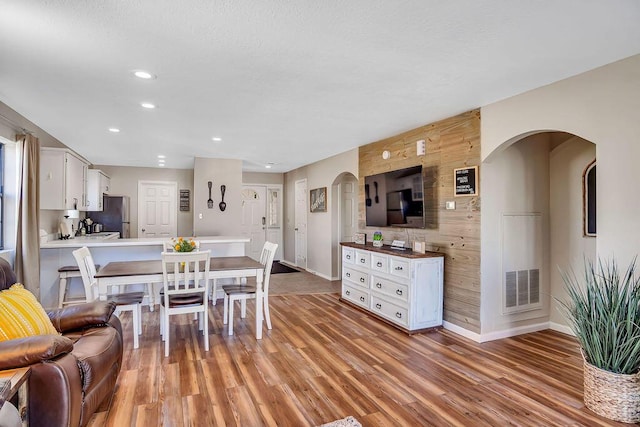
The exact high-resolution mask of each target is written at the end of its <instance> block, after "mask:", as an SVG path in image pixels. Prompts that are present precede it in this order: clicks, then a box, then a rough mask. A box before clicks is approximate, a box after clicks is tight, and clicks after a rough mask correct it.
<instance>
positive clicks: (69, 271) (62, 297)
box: [58, 265, 100, 308]
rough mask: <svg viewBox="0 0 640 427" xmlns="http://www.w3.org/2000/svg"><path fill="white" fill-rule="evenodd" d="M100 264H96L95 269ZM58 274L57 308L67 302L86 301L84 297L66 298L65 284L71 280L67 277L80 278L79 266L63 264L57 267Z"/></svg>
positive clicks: (77, 302)
mask: <svg viewBox="0 0 640 427" xmlns="http://www.w3.org/2000/svg"><path fill="white" fill-rule="evenodd" d="M99 268H100V266H99V265H96V269H99ZM58 274H59V276H60V284H59V285H58V308H62V307H63V306H65V305H67V304H79V303H81V302H86V300H87V299H86V297H82V298H76V299H71V300H67V299H66V297H67V291H68V289H67V286H68V285H69V283H70V282H71V281H70V280H69V281H67V279H72V278H74V277H80V278H82V275H81V274H80V268H79V267H78V266H77V265H65V266H62V267H60V268H59V269H58Z"/></svg>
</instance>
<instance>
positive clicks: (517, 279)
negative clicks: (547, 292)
mask: <svg viewBox="0 0 640 427" xmlns="http://www.w3.org/2000/svg"><path fill="white" fill-rule="evenodd" d="M504 283H505V288H504V295H505V308H506V309H508V311H509V312H511V313H513V312H516V311H520V310H524V309H529V308H532V307H531V306H532V305H537V304H538V303H539V302H540V270H539V269H537V268H536V269H533V270H518V271H507V272H506V273H505V276H504Z"/></svg>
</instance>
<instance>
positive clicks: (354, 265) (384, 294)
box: [341, 243, 444, 332]
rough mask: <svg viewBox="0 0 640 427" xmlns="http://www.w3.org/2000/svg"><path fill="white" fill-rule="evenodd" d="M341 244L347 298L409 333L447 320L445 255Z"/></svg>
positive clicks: (343, 290) (344, 286)
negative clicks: (443, 301) (444, 304)
mask: <svg viewBox="0 0 640 427" xmlns="http://www.w3.org/2000/svg"><path fill="white" fill-rule="evenodd" d="M341 245H342V300H344V301H347V302H349V303H352V304H355V305H356V306H358V307H361V308H363V309H365V310H367V311H369V312H371V313H372V314H374V315H376V316H378V317H380V318H382V319H384V320H386V321H388V322H391V323H392V324H393V325H394V326H397V327H399V328H400V329H403V330H405V331H408V332H415V331H418V330H420V329H426V328H432V327H435V326H440V325H442V299H443V275H444V271H443V270H444V255H443V254H441V253H437V252H427V253H426V254H420V253H416V252H413V251H411V250H405V251H397V250H394V249H390V247H389V246H383V247H382V248H376V247H374V246H373V245H371V244H366V245H360V244H356V243H341Z"/></svg>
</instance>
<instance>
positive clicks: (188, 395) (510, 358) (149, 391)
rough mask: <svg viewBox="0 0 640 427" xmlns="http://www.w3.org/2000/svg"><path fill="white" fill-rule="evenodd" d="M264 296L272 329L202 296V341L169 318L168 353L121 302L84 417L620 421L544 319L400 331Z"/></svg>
mask: <svg viewBox="0 0 640 427" xmlns="http://www.w3.org/2000/svg"><path fill="white" fill-rule="evenodd" d="M292 274H297V273H292ZM299 277H305V276H304V275H301V276H299ZM295 283H296V282H295V280H290V281H289V282H288V284H287V286H290V287H292V289H291V292H293V291H294V289H293V287H294V286H295ZM270 306H271V315H272V321H273V330H270V331H269V330H266V328H265V330H264V338H263V340H260V341H256V339H255V323H254V318H253V316H254V312H255V311H254V310H255V306H254V304H252V303H249V304H248V310H247V317H246V318H245V319H240V316H239V314H240V313H239V310H238V311H237V313H236V319H235V324H234V335H232V336H229V335H228V328H227V326H226V325H224V324H223V322H222V304H220V303H218V304H217V305H215V306H211V307H210V320H209V324H210V328H209V338H210V350H209V351H205V350H204V341H203V338H204V337H203V336H202V333H201V331H198V328H197V322H196V321H194V319H193V316H187V315H185V316H175V317H174V318H172V319H171V334H172V335H171V350H170V356H169V357H166V358H165V357H164V346H163V343H162V341H161V339H160V335H159V312H158V311H154V312H149V311H148V309H146V307H145V309H143V322H144V327H143V334H142V335H141V336H140V348H138V349H133V348H132V344H133V343H132V336H131V330H130V329H129V328H128V327H127V326H131V318H130V313H124V314H123V315H122V320H123V326H124V328H123V330H124V335H125V353H124V357H123V367H122V370H121V372H120V376H119V378H118V384H117V388H116V392H115V395H114V397H113V399H112V403H111V405H108V404H107V405H102V406H101V408H100V409H101V411H100V412H97V413H96V414H95V415H94V416H93V418H92V419H91V420H90V423H89V426H91V427H102V426H121V425H135V426H142V427H144V426H158V425H163V426H181V425H185V426H188V425H212V426H213V425H215V426H218V425H219V426H276V425H277V426H289V425H290V426H315V425H319V424H322V423H325V422H329V421H332V420H334V419H339V418H344V417H347V416H350V415H351V416H354V417H355V418H357V419H358V420H359V421H360V422H361V423H362V425H363V426H365V427H366V426H390V425H401V426H404V425H429V426H468V425H473V426H495V425H519V426H533V425H536V426H539V425H561V426H562V425H571V426H591V425H598V426H623V425H624V424H621V423H615V422H612V421H608V420H606V419H604V418H601V417H599V416H597V415H595V414H594V413H592V412H591V411H589V410H588V409H586V408H585V407H584V404H583V402H582V393H583V390H582V387H583V386H582V359H581V356H580V353H579V350H578V346H577V343H576V341H575V339H573V338H572V337H570V336H567V335H564V334H561V333H558V332H554V331H548V330H547V331H540V332H536V333H530V334H525V335H521V336H518V337H512V338H506V339H502V340H496V341H491V342H486V343H482V344H479V343H475V342H473V341H471V340H469V339H467V338H464V337H462V336H460V335H457V334H455V333H453V332H451V331H448V330H445V329H442V328H440V329H434V330H430V331H427V332H425V333H422V334H417V335H412V336H409V335H407V334H405V333H403V332H400V331H398V330H397V329H395V328H392V327H390V326H389V325H387V324H385V323H383V322H380V321H379V320H376V319H374V318H372V317H370V316H368V315H366V314H365V313H363V312H362V311H360V310H357V309H354V308H353V307H351V306H349V305H346V304H344V303H341V302H340V301H339V295H338V294H308V295H301V294H292V293H285V294H283V295H281V296H277V295H272V296H271V298H270Z"/></svg>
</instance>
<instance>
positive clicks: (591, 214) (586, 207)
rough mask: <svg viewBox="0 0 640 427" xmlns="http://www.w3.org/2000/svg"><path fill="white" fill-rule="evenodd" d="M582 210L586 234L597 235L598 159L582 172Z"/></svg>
mask: <svg viewBox="0 0 640 427" xmlns="http://www.w3.org/2000/svg"><path fill="white" fill-rule="evenodd" d="M582 195H583V197H582V211H583V213H584V235H585V236H593V237H595V236H596V161H595V160H594V161H593V162H591V163H590V164H589V166H587V168H586V169H585V170H584V173H583V174H582Z"/></svg>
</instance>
